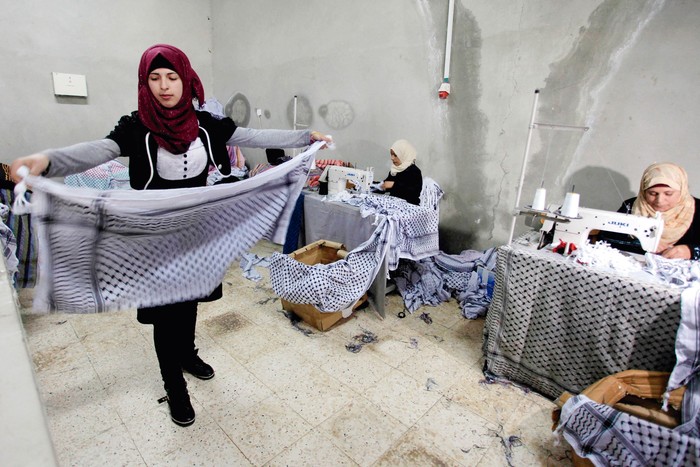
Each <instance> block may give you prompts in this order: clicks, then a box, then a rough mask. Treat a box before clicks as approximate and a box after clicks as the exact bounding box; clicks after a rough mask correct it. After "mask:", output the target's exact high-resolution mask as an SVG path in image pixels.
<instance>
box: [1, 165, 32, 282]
mask: <svg viewBox="0 0 700 467" xmlns="http://www.w3.org/2000/svg"><path fill="white" fill-rule="evenodd" d="M0 169H2V170H0V204H2V205H4V206H7V208H8V209H7V210H6V211H7V214H6V216H5V217H3V220H2V224H3V229H2V230H3V231H4V233H3V238H4V239H5V242H4V243H3V249H4V251H5V261H7V265H8V267H11V265H12V264H16V269H17V271H16V273H15V274H13V275H14V277H13V278H14V284H15V287H18V288H25V287H34V285H35V284H36V280H37V257H38V254H37V248H36V241H35V235H34V232H33V230H32V219H31V218H30V217H29V216H21V215H17V214H15V213H13V212H12V211H10V209H9V208H10V206H12V204H13V203H14V200H15V194H14V188H15V183H14V182H13V181H12V180H11V179H10V166H8V165H7V164H0ZM27 197H28V198H30V199H31V193H27ZM15 262H16V263H15Z"/></svg>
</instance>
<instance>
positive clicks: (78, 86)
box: [51, 72, 88, 97]
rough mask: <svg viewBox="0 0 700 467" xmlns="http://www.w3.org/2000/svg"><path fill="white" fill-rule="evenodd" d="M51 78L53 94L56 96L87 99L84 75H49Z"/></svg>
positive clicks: (54, 73)
mask: <svg viewBox="0 0 700 467" xmlns="http://www.w3.org/2000/svg"><path fill="white" fill-rule="evenodd" d="M51 75H52V76H53V93H54V94H55V95H57V96H77V97H87V95H88V94H87V81H86V80H85V75H73V74H70V73H56V72H53V73H51Z"/></svg>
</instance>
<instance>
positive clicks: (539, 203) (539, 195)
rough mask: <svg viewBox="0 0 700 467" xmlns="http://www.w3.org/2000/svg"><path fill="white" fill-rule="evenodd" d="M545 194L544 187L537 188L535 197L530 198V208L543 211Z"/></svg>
mask: <svg viewBox="0 0 700 467" xmlns="http://www.w3.org/2000/svg"><path fill="white" fill-rule="evenodd" d="M546 196H547V190H546V189H544V188H538V189H537V190H536V191H535V199H533V200H532V209H534V210H536V211H544V206H545V204H544V203H545V197H546Z"/></svg>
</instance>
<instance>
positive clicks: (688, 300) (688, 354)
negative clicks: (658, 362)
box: [557, 285, 700, 466]
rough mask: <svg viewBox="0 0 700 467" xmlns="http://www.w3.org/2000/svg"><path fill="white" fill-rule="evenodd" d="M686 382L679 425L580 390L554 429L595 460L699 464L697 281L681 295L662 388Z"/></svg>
mask: <svg viewBox="0 0 700 467" xmlns="http://www.w3.org/2000/svg"><path fill="white" fill-rule="evenodd" d="M681 386H686V391H685V393H684V395H683V403H682V412H681V424H680V425H679V426H677V427H676V428H674V429H670V428H665V427H662V426H659V425H657V424H655V423H652V422H648V421H646V420H643V419H640V418H638V417H635V416H632V415H629V414H627V413H624V412H620V411H618V410H615V409H614V408H612V407H610V406H608V405H604V404H598V403H596V402H594V401H592V400H591V399H589V398H588V397H586V396H584V395H578V396H575V397H572V398H571V399H569V400H568V401H567V402H566V404H564V406H563V407H562V412H561V418H560V422H559V427H558V428H557V432H559V433H562V434H563V435H564V437H565V438H566V440H567V441H568V442H569V444H571V446H572V447H573V448H574V449H575V450H576V452H577V454H579V455H580V456H584V457H587V458H589V459H590V460H591V461H592V462H593V463H594V464H595V465H625V466H643V465H644V466H646V465H678V466H686V465H698V464H699V463H700V286H698V285H695V286H694V287H691V288H688V289H685V290H684V291H683V293H682V295H681V323H680V325H679V327H678V333H677V336H676V366H675V367H674V369H673V371H672V372H671V376H670V377H669V381H668V387H667V392H668V391H670V390H673V389H676V388H679V387H681Z"/></svg>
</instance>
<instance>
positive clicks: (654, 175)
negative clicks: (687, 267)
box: [603, 162, 700, 260]
mask: <svg viewBox="0 0 700 467" xmlns="http://www.w3.org/2000/svg"><path fill="white" fill-rule="evenodd" d="M696 202H697V199H696V198H694V197H693V196H692V195H691V194H690V191H689V190H688V175H687V174H686V172H685V170H684V169H683V167H681V166H679V165H676V164H673V163H670V162H662V163H655V164H652V165H650V166H649V167H647V168H646V170H645V171H644V174H642V179H641V181H640V182H639V194H638V195H637V197H636V198H630V199H628V200H627V201H625V202H624V203H623V205H622V207H620V209H618V212H626V213H631V214H634V215H636V216H644V217H653V216H655V215H656V213H657V212H660V213H661V215H662V216H663V219H664V230H663V233H662V235H661V241H660V242H659V247H658V249H657V251H656V253H658V254H660V255H662V256H664V257H665V258H680V259H693V260H697V259H700V219H698V218H697V216H698V215H699V214H698V210H697V209H696V208H695V207H696ZM603 240H605V241H606V242H609V243H610V244H611V245H612V246H614V247H616V248H619V249H621V250H626V251H632V252H636V253H644V251H643V250H642V249H641V247H640V246H639V242H638V241H636V239H632V238H630V237H629V236H628V235H613V234H611V233H607V234H606V235H605V237H604V238H603Z"/></svg>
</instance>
